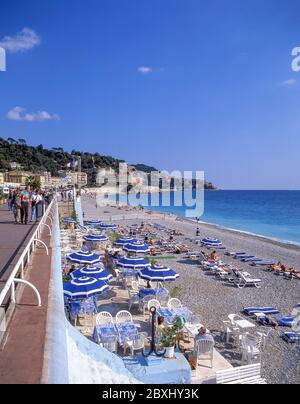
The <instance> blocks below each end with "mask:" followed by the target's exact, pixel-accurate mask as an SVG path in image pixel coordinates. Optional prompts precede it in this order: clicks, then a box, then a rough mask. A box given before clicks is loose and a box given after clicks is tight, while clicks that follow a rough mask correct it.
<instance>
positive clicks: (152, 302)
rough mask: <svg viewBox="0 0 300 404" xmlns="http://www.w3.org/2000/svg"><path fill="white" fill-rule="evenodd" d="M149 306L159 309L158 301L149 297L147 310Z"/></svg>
mask: <svg viewBox="0 0 300 404" xmlns="http://www.w3.org/2000/svg"><path fill="white" fill-rule="evenodd" d="M151 307H155V308H156V309H160V307H161V306H160V303H159V301H158V300H156V299H151V300H149V302H148V310H149V311H150V309H151Z"/></svg>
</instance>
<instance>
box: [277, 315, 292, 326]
mask: <svg viewBox="0 0 300 404" xmlns="http://www.w3.org/2000/svg"><path fill="white" fill-rule="evenodd" d="M276 320H277V322H278V325H280V327H290V328H291V327H292V326H293V322H294V321H295V319H294V318H293V317H279V318H277V319H276Z"/></svg>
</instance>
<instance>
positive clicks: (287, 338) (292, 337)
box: [283, 332, 300, 344]
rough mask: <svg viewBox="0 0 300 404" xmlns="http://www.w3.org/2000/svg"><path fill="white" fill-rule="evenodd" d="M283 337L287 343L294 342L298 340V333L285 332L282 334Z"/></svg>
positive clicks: (299, 339)
mask: <svg viewBox="0 0 300 404" xmlns="http://www.w3.org/2000/svg"><path fill="white" fill-rule="evenodd" d="M283 339H284V340H285V341H286V342H288V343H289V344H294V343H296V342H298V341H300V334H297V333H295V332H285V333H284V334H283Z"/></svg>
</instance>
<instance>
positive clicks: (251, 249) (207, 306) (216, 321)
mask: <svg viewBox="0 0 300 404" xmlns="http://www.w3.org/2000/svg"><path fill="white" fill-rule="evenodd" d="M82 206H83V212H84V217H85V219H101V220H102V221H104V222H110V221H111V220H114V221H115V222H116V224H126V225H128V224H135V223H136V224H139V223H141V222H142V221H143V222H145V223H147V219H148V220H149V221H152V222H154V223H159V224H161V225H164V226H165V227H167V228H168V229H170V230H177V231H179V232H180V233H182V234H183V236H176V237H175V239H176V241H177V240H178V242H181V243H182V244H186V245H192V246H193V250H195V251H200V250H203V248H201V247H200V246H198V245H196V244H192V243H191V241H190V239H193V238H195V234H196V229H197V223H195V222H192V221H188V220H184V219H180V218H174V216H168V215H164V214H159V213H157V212H155V213H153V214H151V213H149V212H147V211H145V210H144V211H142V213H141V211H138V212H137V210H132V209H129V208H128V209H120V208H119V207H116V206H102V207H98V208H97V207H96V202H95V200H94V199H93V198H91V197H90V196H88V195H85V196H83V197H82ZM139 216H140V217H139ZM137 217H139V218H138V219H137ZM174 219H176V220H174ZM199 229H200V238H204V237H214V238H218V239H220V240H222V242H223V245H224V246H225V247H226V251H236V252H237V251H245V252H247V253H251V255H255V256H257V257H260V258H263V259H266V260H271V261H276V262H277V261H279V260H280V261H281V262H283V263H284V264H285V265H286V266H287V267H294V268H300V248H299V247H297V246H295V245H292V244H286V243H283V242H279V241H275V240H271V239H267V238H265V237H259V236H255V235H251V234H246V233H242V232H237V231H232V230H228V229H224V228H220V227H218V226H215V225H209V224H205V223H200V224H199ZM224 253H225V251H222V250H221V251H219V252H218V254H219V256H220V258H221V259H222V260H223V261H225V262H227V263H229V264H235V265H237V266H238V267H239V268H241V269H244V270H246V271H247V272H249V273H250V274H251V276H252V277H254V278H259V279H261V280H262V287H261V288H260V289H256V288H252V287H248V288H245V289H238V288H236V287H235V286H233V285H231V284H228V283H225V282H224V281H222V280H221V279H220V278H216V277H215V276H214V275H212V274H211V273H210V272H206V271H203V270H202V269H201V268H200V267H199V264H198V263H197V262H196V261H192V260H190V259H187V258H186V257H185V255H184V254H181V255H178V256H174V257H172V258H170V259H169V260H168V259H164V262H163V263H164V264H167V265H169V266H170V267H172V268H174V269H175V270H176V271H177V272H178V273H179V274H180V278H179V280H178V281H177V282H176V283H174V284H172V285H171V288H173V287H175V286H176V287H178V288H180V289H179V290H178V297H179V298H180V299H181V301H182V302H183V303H184V305H186V306H188V307H190V308H191V310H192V311H193V312H194V314H197V315H200V316H201V318H202V320H203V324H205V326H206V327H207V328H208V329H210V331H211V332H212V333H213V335H214V337H215V339H216V342H217V349H218V351H219V352H220V353H221V354H222V355H223V356H224V357H225V358H226V359H227V360H229V361H230V363H231V364H232V365H233V366H240V353H239V352H238V351H237V350H235V349H229V348H228V347H227V346H226V345H225V343H224V341H223V338H222V337H221V332H222V329H223V323H222V321H223V320H227V316H228V315H229V314H231V313H235V314H239V313H241V312H242V311H243V308H244V307H250V306H257V307H259V306H261V307H262V306H264V307H266V306H268V307H271V306H272V307H276V308H278V310H279V311H280V315H282V316H290V315H291V311H292V309H293V307H294V306H295V305H296V304H298V303H300V281H299V280H296V279H295V280H288V279H285V278H283V277H281V276H277V275H275V274H273V273H270V272H267V271H265V270H264V269H262V268H260V267H252V266H250V265H249V264H247V263H241V262H240V261H236V260H234V259H232V258H230V257H227V256H225V255H224ZM275 318H276V316H275ZM259 329H260V327H259V326H257V330H258V331H259ZM284 331H290V329H285V328H282V327H280V328H278V329H276V330H272V332H271V334H270V336H269V339H268V342H267V347H266V350H265V351H264V352H263V354H262V367H263V370H262V372H263V377H265V378H266V379H267V381H268V383H271V384H278V383H284V384H289V383H299V382H300V366H299V365H300V358H299V354H298V353H297V351H296V346H294V345H289V344H287V343H286V342H285V341H284V340H282V338H281V337H282V334H283V332H284Z"/></svg>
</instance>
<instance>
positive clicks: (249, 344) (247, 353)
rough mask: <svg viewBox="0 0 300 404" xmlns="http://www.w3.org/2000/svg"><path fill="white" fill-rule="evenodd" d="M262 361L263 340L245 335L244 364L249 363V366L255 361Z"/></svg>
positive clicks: (243, 342) (243, 339)
mask: <svg viewBox="0 0 300 404" xmlns="http://www.w3.org/2000/svg"><path fill="white" fill-rule="evenodd" d="M260 359H261V340H260V339H256V338H255V337H251V336H250V335H244V336H243V337H242V362H247V364H248V365H250V364H252V363H253V361H255V360H256V361H257V362H259V361H260Z"/></svg>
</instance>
